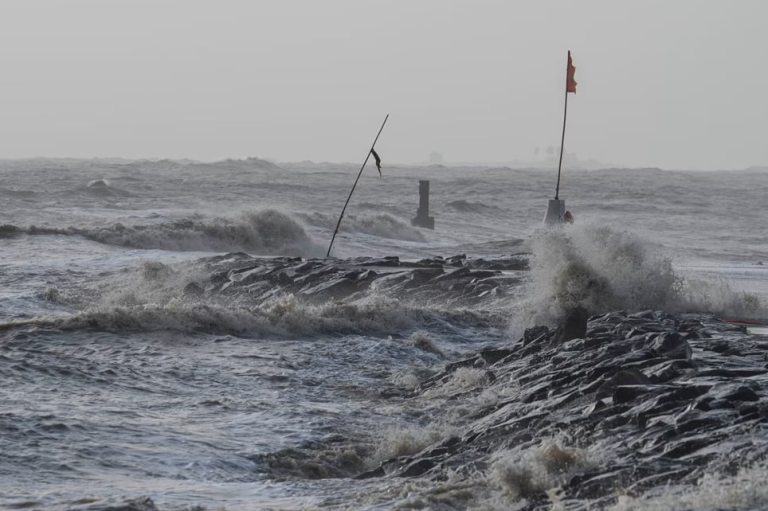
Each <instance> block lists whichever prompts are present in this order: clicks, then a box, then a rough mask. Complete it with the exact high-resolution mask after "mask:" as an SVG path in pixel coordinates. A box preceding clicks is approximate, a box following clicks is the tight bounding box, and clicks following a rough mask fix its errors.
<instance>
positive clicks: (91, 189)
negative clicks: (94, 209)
mask: <svg viewBox="0 0 768 511" xmlns="http://www.w3.org/2000/svg"><path fill="white" fill-rule="evenodd" d="M78 192H80V193H83V194H85V195H90V196H92V197H133V194H132V193H129V192H126V191H125V190H121V189H120V188H115V187H114V186H111V183H110V182H109V180H108V179H95V180H93V181H91V182H90V183H88V185H87V186H86V187H85V188H81V189H80V190H78Z"/></svg>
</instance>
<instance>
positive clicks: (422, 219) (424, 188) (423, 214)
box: [411, 181, 435, 229]
mask: <svg viewBox="0 0 768 511" xmlns="http://www.w3.org/2000/svg"><path fill="white" fill-rule="evenodd" d="M411 225H414V226H416V227H425V228H427V229H434V228H435V218H434V217H431V216H429V181H419V209H418V211H417V212H416V218H414V219H412V220H411Z"/></svg>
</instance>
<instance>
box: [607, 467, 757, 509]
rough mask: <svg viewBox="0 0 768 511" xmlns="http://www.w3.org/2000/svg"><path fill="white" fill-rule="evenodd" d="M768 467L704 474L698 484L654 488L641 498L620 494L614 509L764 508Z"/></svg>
mask: <svg viewBox="0 0 768 511" xmlns="http://www.w3.org/2000/svg"><path fill="white" fill-rule="evenodd" d="M766 479H768V467H766V466H765V465H755V466H752V467H746V468H742V469H741V470H740V471H739V472H738V473H737V474H736V475H734V476H722V475H719V474H705V475H704V476H703V477H702V478H701V479H700V480H699V482H698V484H696V485H695V486H671V487H666V488H655V489H654V490H652V491H650V492H648V493H646V494H645V495H642V496H639V497H629V496H626V495H623V496H620V497H619V500H618V502H617V503H616V505H614V506H613V507H611V508H610V509H611V511H640V510H647V511H683V510H693V509H696V510H701V511H709V510H716V509H733V510H737V509H765V508H766V506H768V485H766V484H765V481H766Z"/></svg>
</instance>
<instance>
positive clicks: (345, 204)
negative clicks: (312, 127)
mask: <svg viewBox="0 0 768 511" xmlns="http://www.w3.org/2000/svg"><path fill="white" fill-rule="evenodd" d="M387 119H389V114H387V116H386V117H384V122H383V123H381V128H379V132H378V133H377V134H376V138H374V139H373V144H371V148H370V149H368V154H367V155H366V157H365V161H364V162H363V166H362V167H360V172H358V173H357V179H355V184H353V185H352V190H350V191H349V196H348V197H347V202H345V203H344V207H343V208H341V214H340V215H339V221H338V222H336V229H334V230H333V236H332V237H331V243H330V245H328V253H326V254H325V257H330V256H331V248H332V247H333V241H334V240H335V239H336V234H338V232H339V226H340V225H341V219H342V218H344V212H345V211H346V210H347V205H348V204H349V199H351V198H352V193H353V192H354V191H355V187H356V186H357V182H358V181H360V176H362V175H363V169H365V164H366V163H368V159H369V158H370V157H371V153H372V152H373V148H374V147H375V146H376V142H378V140H379V135H381V132H382V131H383V130H384V125H385V124H387Z"/></svg>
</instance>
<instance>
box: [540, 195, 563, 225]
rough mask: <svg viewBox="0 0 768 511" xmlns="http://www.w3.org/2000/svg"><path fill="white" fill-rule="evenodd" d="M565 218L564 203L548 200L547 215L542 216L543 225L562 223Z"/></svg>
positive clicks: (559, 200) (558, 200) (561, 200)
mask: <svg viewBox="0 0 768 511" xmlns="http://www.w3.org/2000/svg"><path fill="white" fill-rule="evenodd" d="M564 217H565V201H564V200H563V199H550V200H549V204H547V214H546V215H544V224H545V225H555V224H561V223H563V221H564V220H563V218H564Z"/></svg>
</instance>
